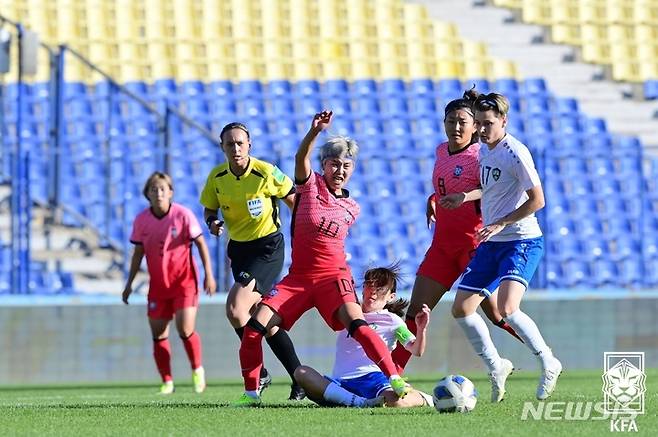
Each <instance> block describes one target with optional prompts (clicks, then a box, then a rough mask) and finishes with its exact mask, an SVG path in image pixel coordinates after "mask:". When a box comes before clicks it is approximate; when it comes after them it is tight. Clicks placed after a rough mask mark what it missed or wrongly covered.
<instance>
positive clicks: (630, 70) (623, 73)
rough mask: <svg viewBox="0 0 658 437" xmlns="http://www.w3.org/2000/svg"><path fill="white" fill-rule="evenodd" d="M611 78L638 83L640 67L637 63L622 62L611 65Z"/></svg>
mask: <svg viewBox="0 0 658 437" xmlns="http://www.w3.org/2000/svg"><path fill="white" fill-rule="evenodd" d="M612 78H613V79H614V80H619V81H626V82H638V81H639V80H640V66H639V64H638V63H637V62H632V61H624V62H620V61H618V62H615V63H613V64H612Z"/></svg>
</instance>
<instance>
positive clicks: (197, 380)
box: [192, 367, 206, 393]
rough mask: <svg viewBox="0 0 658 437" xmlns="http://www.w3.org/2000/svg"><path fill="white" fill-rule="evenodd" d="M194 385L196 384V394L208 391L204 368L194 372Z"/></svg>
mask: <svg viewBox="0 0 658 437" xmlns="http://www.w3.org/2000/svg"><path fill="white" fill-rule="evenodd" d="M192 383H193V384H194V391H195V392H196V393H203V391H204V390H205V389H206V372H205V370H203V367H199V368H198V369H196V370H193V371H192Z"/></svg>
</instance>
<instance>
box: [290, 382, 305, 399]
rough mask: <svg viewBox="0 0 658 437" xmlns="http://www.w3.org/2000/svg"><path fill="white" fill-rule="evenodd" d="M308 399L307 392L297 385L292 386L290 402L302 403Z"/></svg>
mask: <svg viewBox="0 0 658 437" xmlns="http://www.w3.org/2000/svg"><path fill="white" fill-rule="evenodd" d="M305 397H306V391H304V389H303V388H301V387H300V386H298V385H297V384H293V385H291V386H290V396H288V400H289V401H301V400H302V399H304V398H305Z"/></svg>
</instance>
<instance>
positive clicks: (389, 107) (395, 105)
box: [380, 96, 409, 117]
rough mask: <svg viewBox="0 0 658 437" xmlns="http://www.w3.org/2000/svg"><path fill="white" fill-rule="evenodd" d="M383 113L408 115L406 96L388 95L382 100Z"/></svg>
mask: <svg viewBox="0 0 658 437" xmlns="http://www.w3.org/2000/svg"><path fill="white" fill-rule="evenodd" d="M380 106H381V112H382V114H385V115H388V116H405V117H406V116H407V114H408V113H409V108H408V107H407V100H406V98H404V97H394V96H388V97H387V98H385V99H382V100H381V101H380Z"/></svg>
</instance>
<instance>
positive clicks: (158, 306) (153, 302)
mask: <svg viewBox="0 0 658 437" xmlns="http://www.w3.org/2000/svg"><path fill="white" fill-rule="evenodd" d="M198 306H199V293H195V294H189V295H183V296H176V297H168V298H164V299H159V298H157V297H151V295H149V297H148V304H147V311H146V314H147V315H148V316H149V318H150V319H164V320H171V319H172V317H174V314H176V311H178V310H182V309H183V308H189V307H198Z"/></svg>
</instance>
